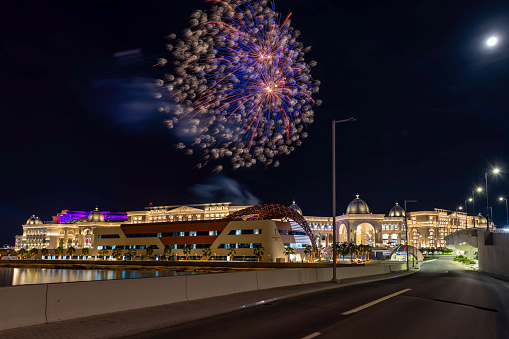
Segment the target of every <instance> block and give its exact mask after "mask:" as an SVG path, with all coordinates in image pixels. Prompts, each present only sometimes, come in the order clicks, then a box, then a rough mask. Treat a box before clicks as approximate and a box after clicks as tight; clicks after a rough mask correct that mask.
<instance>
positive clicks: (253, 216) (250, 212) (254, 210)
mask: <svg viewBox="0 0 509 339" xmlns="http://www.w3.org/2000/svg"><path fill="white" fill-rule="evenodd" d="M238 218H241V219H243V220H272V219H281V221H288V222H289V221H291V220H293V221H295V222H296V223H297V224H299V225H300V226H301V227H302V229H303V230H304V232H306V234H307V235H308V237H309V240H310V241H311V245H312V246H313V248H314V249H315V251H318V247H317V246H316V241H315V237H314V236H313V232H311V227H309V224H308V222H307V221H306V219H304V217H303V216H302V215H300V214H299V213H297V212H296V211H294V210H293V209H291V208H290V207H287V206H284V205H279V204H262V205H256V206H251V207H247V208H244V209H241V210H238V211H236V212H233V213H232V214H229V215H227V216H226V217H225V218H224V220H233V219H238Z"/></svg>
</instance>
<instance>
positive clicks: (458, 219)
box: [456, 201, 466, 231]
mask: <svg viewBox="0 0 509 339" xmlns="http://www.w3.org/2000/svg"><path fill="white" fill-rule="evenodd" d="M465 204H466V201H465ZM458 210H460V211H462V210H463V206H458V207H457V208H456V220H457V222H458V225H457V226H458V227H456V231H457V230H458V229H459V228H460V226H461V225H460V216H459V215H458Z"/></svg>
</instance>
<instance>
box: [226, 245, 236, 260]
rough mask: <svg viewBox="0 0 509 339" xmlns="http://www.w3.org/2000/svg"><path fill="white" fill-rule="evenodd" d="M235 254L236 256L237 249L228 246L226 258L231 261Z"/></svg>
mask: <svg viewBox="0 0 509 339" xmlns="http://www.w3.org/2000/svg"><path fill="white" fill-rule="evenodd" d="M235 254H237V249H236V248H235V247H233V246H232V245H230V248H228V256H229V257H230V258H231V259H232V261H233V258H234V257H235Z"/></svg>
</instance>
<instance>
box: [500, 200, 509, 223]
mask: <svg viewBox="0 0 509 339" xmlns="http://www.w3.org/2000/svg"><path fill="white" fill-rule="evenodd" d="M498 200H500V201H504V200H505V214H506V221H505V225H506V227H507V226H508V225H509V209H508V208H507V198H504V197H500V198H498Z"/></svg>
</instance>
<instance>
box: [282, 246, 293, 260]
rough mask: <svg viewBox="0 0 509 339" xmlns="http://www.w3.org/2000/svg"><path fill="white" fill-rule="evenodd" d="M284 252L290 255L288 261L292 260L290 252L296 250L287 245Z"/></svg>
mask: <svg viewBox="0 0 509 339" xmlns="http://www.w3.org/2000/svg"><path fill="white" fill-rule="evenodd" d="M283 254H284V255H287V256H288V262H290V254H295V251H294V250H293V248H291V247H290V246H286V247H285V250H284V251H283Z"/></svg>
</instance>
